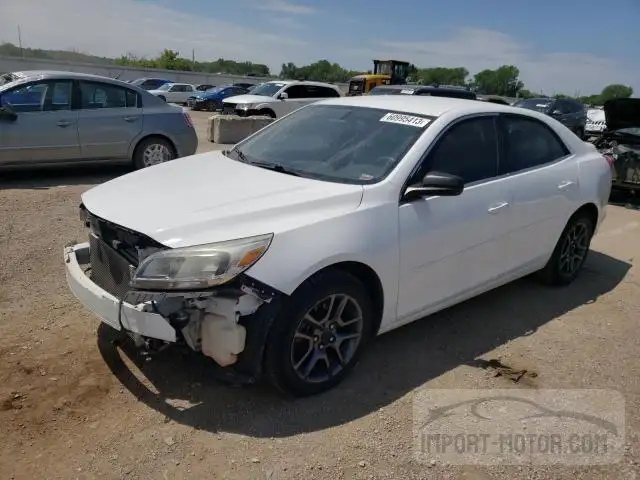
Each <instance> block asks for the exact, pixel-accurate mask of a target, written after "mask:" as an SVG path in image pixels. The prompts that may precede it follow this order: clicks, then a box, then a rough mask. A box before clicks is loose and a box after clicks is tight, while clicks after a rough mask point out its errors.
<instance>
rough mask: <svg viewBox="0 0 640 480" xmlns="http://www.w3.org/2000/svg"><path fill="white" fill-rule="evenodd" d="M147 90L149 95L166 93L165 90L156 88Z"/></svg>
mask: <svg viewBox="0 0 640 480" xmlns="http://www.w3.org/2000/svg"><path fill="white" fill-rule="evenodd" d="M147 92H149V93H150V94H151V95H159V94H161V93H167V90H156V89H155V88H154V89H153V90H147Z"/></svg>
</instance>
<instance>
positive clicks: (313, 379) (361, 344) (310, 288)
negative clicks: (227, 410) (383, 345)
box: [265, 270, 374, 397]
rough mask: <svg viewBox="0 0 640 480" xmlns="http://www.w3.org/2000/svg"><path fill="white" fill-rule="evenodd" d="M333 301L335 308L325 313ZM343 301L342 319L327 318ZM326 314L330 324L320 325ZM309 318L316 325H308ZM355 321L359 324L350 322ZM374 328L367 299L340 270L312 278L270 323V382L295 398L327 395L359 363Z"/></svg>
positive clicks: (267, 363)
mask: <svg viewBox="0 0 640 480" xmlns="http://www.w3.org/2000/svg"><path fill="white" fill-rule="evenodd" d="M332 298H333V308H331V309H330V310H329V312H327V306H328V305H329V304H330V303H331V299H332ZM343 301H344V302H345V304H346V307H344V309H343V313H342V316H341V320H338V319H337V318H335V317H334V318H333V319H332V318H330V317H329V315H330V314H331V313H332V312H333V313H334V314H335V313H337V309H338V307H339V306H340V305H341V304H342V302H343ZM325 315H326V317H325V319H328V320H327V321H325V322H324V323H322V321H323V319H322V318H321V317H323V316H325ZM309 316H311V317H312V318H315V319H316V320H317V321H318V324H316V323H315V322H311V321H310V320H308V318H309ZM358 317H359V318H360V321H357V320H354V319H357V318H358ZM319 324H322V325H323V327H324V329H323V331H322V333H320V332H319V331H318V330H320V328H319ZM373 324H374V322H373V309H372V304H371V299H370V298H369V295H368V293H367V291H366V289H365V287H364V286H363V284H362V283H361V282H360V281H359V280H358V279H357V278H355V277H354V276H353V275H350V274H349V273H346V272H343V271H341V270H326V271H324V272H321V273H319V274H317V275H315V276H314V277H312V278H311V279H309V280H307V281H306V282H305V283H303V284H302V285H301V286H300V287H299V288H298V290H296V292H295V293H294V294H293V296H292V297H291V298H290V300H289V302H288V304H287V305H286V307H285V308H284V309H283V310H282V312H280V314H279V315H278V317H277V318H276V319H275V321H274V324H273V326H272V328H271V332H270V333H269V337H268V339H267V345H266V351H265V372H266V375H267V377H268V378H269V381H270V382H271V383H272V384H273V385H274V386H275V387H276V388H278V389H279V390H280V391H281V392H283V393H285V394H288V395H292V396H295V397H305V396H309V395H315V394H318V393H321V392H324V391H326V390H329V389H330V388H332V387H334V386H336V385H337V384H338V383H340V382H341V381H342V380H343V379H344V378H345V377H346V376H347V374H348V373H349V372H350V371H351V369H352V368H353V367H354V365H355V364H356V363H357V361H358V359H359V358H360V355H361V354H362V352H363V350H364V349H365V347H366V345H367V344H368V342H369V341H370V339H371V338H372V334H373ZM331 326H333V327H335V328H330V327H331ZM314 330H315V331H314ZM341 336H342V337H343V340H342V341H340V337H341ZM349 336H351V338H349ZM294 342H295V343H294ZM338 342H339V343H338ZM338 352H340V355H338ZM314 356H315V358H314ZM316 358H323V359H322V360H317V359H316ZM340 359H342V362H340ZM314 360H315V361H314ZM327 361H330V363H331V366H328V365H327ZM312 363H313V365H312ZM296 367H298V368H297V369H296ZM305 370H309V372H305ZM329 372H331V373H329ZM305 373H307V377H306V378H304V374H305Z"/></svg>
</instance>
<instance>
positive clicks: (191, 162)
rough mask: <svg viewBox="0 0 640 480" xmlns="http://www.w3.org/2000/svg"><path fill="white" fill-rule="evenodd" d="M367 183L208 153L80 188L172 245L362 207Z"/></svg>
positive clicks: (112, 215) (105, 213) (97, 208)
mask: <svg viewBox="0 0 640 480" xmlns="http://www.w3.org/2000/svg"><path fill="white" fill-rule="evenodd" d="M362 194H363V187H362V186H360V185H348V184H340V183H331V182H323V181H319V180H310V179H307V178H302V177H295V176H292V175H286V174H283V173H278V172H274V171H271V170H266V169H264V168H259V167H255V166H252V165H248V164H245V163H242V162H238V161H235V160H232V159H230V158H227V157H225V156H224V155H223V154H222V153H221V152H219V151H218V152H208V153H203V154H199V155H193V156H190V157H184V158H180V159H177V160H173V161H171V162H167V163H163V164H160V165H156V166H153V167H148V168H144V169H142V170H138V171H136V172H133V173H130V174H127V175H123V176H121V177H118V178H116V179H114V180H111V181H109V182H106V183H103V184H101V185H98V186H97V187H94V188H92V189H90V190H88V191H87V192H85V193H84V194H83V195H82V203H83V204H84V205H85V207H86V208H87V209H88V210H89V212H91V213H92V214H94V215H96V216H98V217H100V218H103V219H105V220H108V221H110V222H113V223H115V224H117V225H120V226H122V227H125V228H128V229H130V230H133V231H137V232H140V233H143V234H145V235H147V236H148V237H151V238H153V239H154V240H156V241H157V242H160V243H162V244H164V245H167V246H169V247H174V248H175V247H183V246H192V245H201V244H205V243H212V242H219V241H225V240H232V239H235V238H243V237H249V236H252V235H261V234H265V233H275V234H277V233H278V232H281V231H285V230H290V229H293V228H296V227H298V226H302V225H304V224H309V223H315V222H317V221H321V220H324V219H327V218H331V217H335V216H338V215H342V214H345V213H348V212H351V211H353V210H355V209H357V208H358V206H359V205H360V201H361V199H362Z"/></svg>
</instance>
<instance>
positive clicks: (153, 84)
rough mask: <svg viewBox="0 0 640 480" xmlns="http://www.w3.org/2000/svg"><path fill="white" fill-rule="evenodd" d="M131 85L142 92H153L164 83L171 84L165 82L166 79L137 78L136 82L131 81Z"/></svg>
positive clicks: (168, 81) (167, 81)
mask: <svg viewBox="0 0 640 480" xmlns="http://www.w3.org/2000/svg"><path fill="white" fill-rule="evenodd" d="M129 83H131V85H135V86H136V87H140V88H142V89H144V90H155V89H157V88H160V87H161V86H162V85H164V84H165V83H171V81H170V80H167V79H166V78H147V77H144V78H138V79H136V80H132V81H131V82H129Z"/></svg>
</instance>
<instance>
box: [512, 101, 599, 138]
mask: <svg viewBox="0 0 640 480" xmlns="http://www.w3.org/2000/svg"><path fill="white" fill-rule="evenodd" d="M514 106H515V107H520V108H526V109H529V110H535V111H538V112H542V113H544V114H546V115H549V116H551V117H553V118H555V119H556V120H558V121H559V122H560V123H562V124H564V125H565V126H566V127H567V128H568V129H569V130H571V131H572V132H573V133H575V134H576V135H577V136H578V138H581V139H582V138H584V133H585V130H586V126H587V110H586V108H585V107H584V105H583V104H582V103H580V102H578V101H576V100H570V99H555V98H528V99H523V100H518V101H517V102H516V103H515V104H514Z"/></svg>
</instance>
